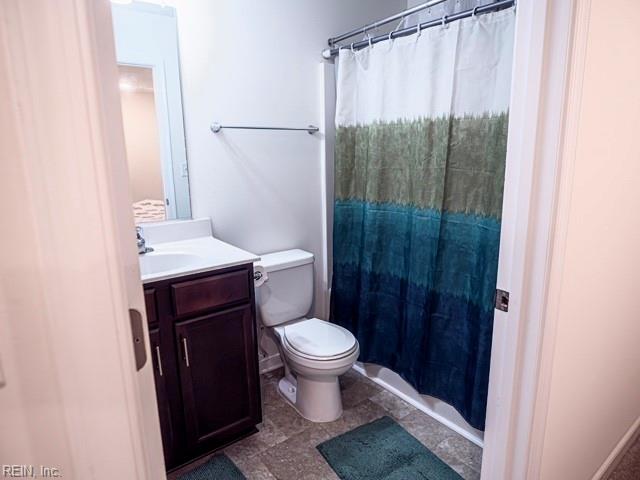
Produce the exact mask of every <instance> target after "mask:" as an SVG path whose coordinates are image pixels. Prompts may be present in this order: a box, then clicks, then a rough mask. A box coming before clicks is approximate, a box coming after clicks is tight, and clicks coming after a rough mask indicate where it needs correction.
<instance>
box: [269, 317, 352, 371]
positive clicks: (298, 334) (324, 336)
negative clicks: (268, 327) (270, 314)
mask: <svg viewBox="0 0 640 480" xmlns="http://www.w3.org/2000/svg"><path fill="white" fill-rule="evenodd" d="M276 330H277V331H278V334H279V336H280V339H281V341H282V346H283V347H284V348H285V349H286V350H287V352H288V353H290V354H292V355H295V356H297V357H302V358H306V359H309V360H315V361H319V362H322V361H332V360H338V359H340V358H344V357H348V356H350V355H352V354H353V352H354V351H355V350H357V349H358V342H357V341H356V339H355V337H354V336H353V334H352V333H351V332H350V331H349V330H347V329H346V328H342V327H340V326H338V325H335V324H333V323H329V322H326V321H324V320H319V319H317V318H309V319H307V318H305V319H301V320H298V321H296V322H293V323H289V324H287V325H283V326H280V327H276Z"/></svg>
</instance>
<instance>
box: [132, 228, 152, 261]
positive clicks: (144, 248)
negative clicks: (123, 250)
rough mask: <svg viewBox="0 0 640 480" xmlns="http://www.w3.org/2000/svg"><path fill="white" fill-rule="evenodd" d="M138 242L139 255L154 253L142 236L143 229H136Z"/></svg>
mask: <svg viewBox="0 0 640 480" xmlns="http://www.w3.org/2000/svg"><path fill="white" fill-rule="evenodd" d="M136 240H137V244H138V255H144V254H145V253H149V252H153V248H151V247H147V242H146V241H145V239H144V237H143V236H142V227H136Z"/></svg>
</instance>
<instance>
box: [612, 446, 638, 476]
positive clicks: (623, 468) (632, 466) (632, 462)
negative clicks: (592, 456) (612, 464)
mask: <svg viewBox="0 0 640 480" xmlns="http://www.w3.org/2000/svg"><path fill="white" fill-rule="evenodd" d="M639 478H640V438H638V439H636V441H635V443H634V444H633V445H632V446H631V447H630V448H629V450H627V452H626V453H625V454H624V456H623V457H622V459H621V460H620V463H618V465H617V466H616V468H615V470H614V471H613V472H611V475H609V477H607V480H638V479H639Z"/></svg>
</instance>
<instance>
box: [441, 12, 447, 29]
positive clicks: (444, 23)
mask: <svg viewBox="0 0 640 480" xmlns="http://www.w3.org/2000/svg"><path fill="white" fill-rule="evenodd" d="M446 26H447V15H443V16H442V27H443V28H444V27H446Z"/></svg>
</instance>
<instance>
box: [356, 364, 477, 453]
mask: <svg viewBox="0 0 640 480" xmlns="http://www.w3.org/2000/svg"><path fill="white" fill-rule="evenodd" d="M353 369H354V370H355V371H356V372H358V373H359V374H360V375H363V376H365V377H367V378H368V379H369V380H371V381H372V382H374V383H377V384H378V385H380V386H381V387H382V388H384V389H385V390H387V391H388V392H390V393H393V394H394V395H395V396H396V397H399V398H401V399H402V400H404V401H405V402H407V403H408V404H409V405H412V406H414V407H416V408H417V409H418V410H420V411H421V412H423V413H426V414H427V415H429V416H430V417H431V418H433V419H434V420H436V421H438V422H440V423H441V424H443V425H444V426H445V427H447V428H449V429H451V430H453V431H454V432H456V433H457V434H459V435H462V436H463V437H464V438H466V439H467V440H469V441H470V442H472V443H474V444H476V445H478V446H479V447H480V448H482V447H483V446H484V442H483V440H482V439H481V438H479V437H477V436H475V435H473V434H472V433H470V432H467V431H466V430H464V429H463V428H460V427H459V426H458V425H456V424H455V423H453V422H451V421H450V420H447V419H446V418H444V417H443V416H442V415H439V414H437V413H436V412H434V411H433V410H431V409H430V408H429V407H427V406H426V405H424V404H423V403H420V402H417V401H416V400H414V399H413V398H411V397H410V396H408V395H406V394H404V393H402V392H401V391H400V390H398V389H397V388H395V387H393V386H392V385H389V384H388V383H387V382H385V381H384V380H381V379H379V378H377V377H370V376H369V375H367V372H366V371H365V369H364V368H362V367H361V366H360V365H357V364H356V365H354V366H353Z"/></svg>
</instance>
